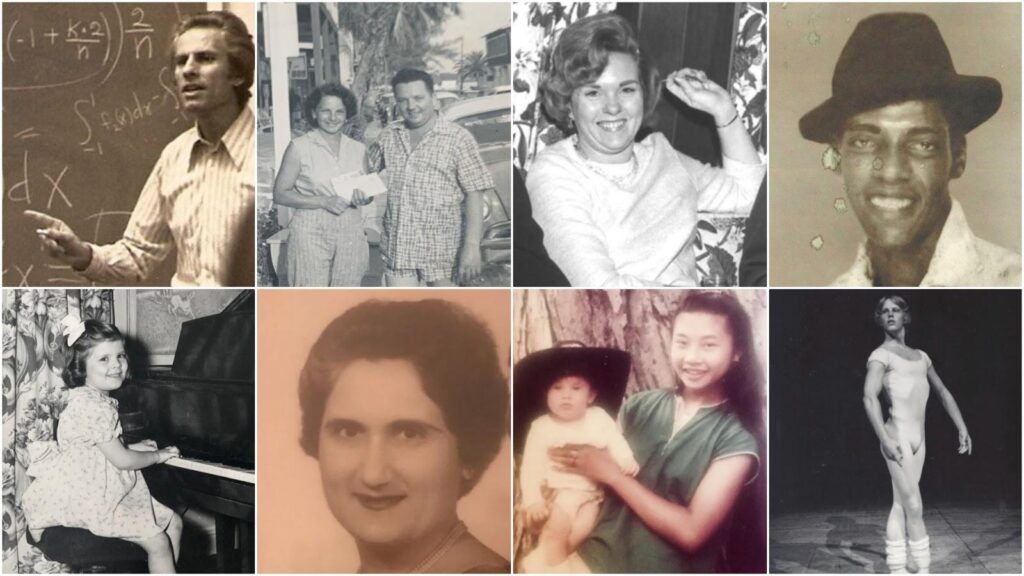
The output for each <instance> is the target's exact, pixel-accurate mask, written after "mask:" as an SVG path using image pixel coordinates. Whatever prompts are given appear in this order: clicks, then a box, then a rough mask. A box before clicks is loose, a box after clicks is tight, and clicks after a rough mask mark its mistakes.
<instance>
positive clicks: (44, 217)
mask: <svg viewBox="0 0 1024 576" xmlns="http://www.w3.org/2000/svg"><path fill="white" fill-rule="evenodd" d="M23 214H24V215H25V216H27V217H28V218H30V219H31V220H33V221H35V223H36V224H37V225H39V226H44V227H46V228H59V227H60V226H61V225H62V224H64V221H63V220H61V219H59V218H54V217H53V216H50V215H49V214H43V213H42V212H36V211H35V210H25V211H24V212H23Z"/></svg>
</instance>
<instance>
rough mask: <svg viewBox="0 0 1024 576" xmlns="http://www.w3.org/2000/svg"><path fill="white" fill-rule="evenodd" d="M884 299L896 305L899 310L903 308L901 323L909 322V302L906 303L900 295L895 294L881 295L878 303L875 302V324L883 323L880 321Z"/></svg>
mask: <svg viewBox="0 0 1024 576" xmlns="http://www.w3.org/2000/svg"><path fill="white" fill-rule="evenodd" d="M886 300H889V301H891V302H892V303H893V304H895V305H896V306H898V307H899V309H900V310H903V317H904V320H903V323H904V324H910V304H907V301H906V300H904V299H903V297H902V296H896V295H895V294H890V295H889V296H882V298H881V299H880V300H879V301H878V304H875V324H878V325H879V326H884V325H885V324H883V323H882V307H883V306H885V301H886Z"/></svg>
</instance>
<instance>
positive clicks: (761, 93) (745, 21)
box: [729, 2, 768, 157]
mask: <svg viewBox="0 0 1024 576" xmlns="http://www.w3.org/2000/svg"><path fill="white" fill-rule="evenodd" d="M767 10H768V4H767V3H766V2H748V3H745V4H743V5H742V7H741V9H740V15H739V19H738V20H739V23H738V26H737V27H736V40H735V42H734V43H733V54H732V70H731V71H730V74H729V76H730V78H729V92H730V93H732V100H733V103H734V104H735V105H736V110H737V111H739V113H740V116H741V117H742V118H743V125H744V126H745V127H746V128H747V132H749V133H750V136H751V138H753V139H754V144H755V145H756V146H757V150H758V152H760V153H761V156H762V157H765V156H766V155H767V150H768V124H767V120H768V119H767V118H766V116H765V105H766V103H767V100H768V16H767Z"/></svg>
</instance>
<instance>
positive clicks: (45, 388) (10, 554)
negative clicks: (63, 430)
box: [3, 290, 114, 574]
mask: <svg viewBox="0 0 1024 576" xmlns="http://www.w3.org/2000/svg"><path fill="white" fill-rule="evenodd" d="M113 310H114V307H113V293H112V292H111V291H110V290H4V291H3V571H4V573H6V574H16V573H17V574H33V573H34V574H53V573H61V572H65V573H66V572H68V571H69V568H68V567H67V566H65V565H63V564H60V563H58V562H52V561H50V560H48V559H46V557H44V556H43V555H42V553H41V552H40V551H39V550H37V549H36V548H34V547H33V546H31V545H30V544H29V543H28V541H27V540H26V537H25V533H26V528H25V518H24V516H23V515H22V511H21V495H22V494H23V493H24V492H25V489H26V488H27V487H28V476H27V475H26V474H25V470H26V469H27V468H28V464H29V462H28V444H29V443H30V442H35V441H43V440H52V439H53V435H54V422H55V421H56V419H57V417H58V416H59V415H60V413H61V411H62V410H63V409H64V406H65V404H66V403H67V389H66V388H65V387H64V381H63V380H62V379H61V373H62V372H63V370H64V365H65V363H66V357H67V351H68V349H67V343H66V342H65V340H64V338H63V335H62V333H61V326H60V321H61V320H62V319H63V318H64V317H65V316H67V315H68V314H69V313H72V314H76V315H78V316H79V317H81V318H83V319H84V318H98V319H101V320H104V321H107V322H113V320H114V313H113Z"/></svg>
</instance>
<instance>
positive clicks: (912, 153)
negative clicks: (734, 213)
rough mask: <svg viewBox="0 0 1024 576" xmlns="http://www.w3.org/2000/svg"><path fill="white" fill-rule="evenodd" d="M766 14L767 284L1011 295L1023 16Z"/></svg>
mask: <svg viewBox="0 0 1024 576" xmlns="http://www.w3.org/2000/svg"><path fill="white" fill-rule="evenodd" d="M770 14H771V20H772V29H771V47H772V63H771V77H772V89H773V92H774V94H775V97H774V98H772V103H771V105H772V113H771V134H772V140H771V150H772V160H771V175H770V178H771V188H772V201H771V221H772V232H773V234H772V240H771V262H772V279H771V283H772V286H826V285H830V284H831V285H834V286H846V287H866V286H897V287H899V286H907V287H915V286H942V287H965V286H978V287H982V286H988V287H1019V286H1020V284H1021V260H1020V246H1021V115H1020V114H1021V26H1020V18H1021V7H1020V5H1019V4H985V3H979V2H971V3H943V4H935V3H892V4H855V3H833V4H818V3H787V2H781V3H776V4H773V5H772V6H771V9H770ZM979 46H984V47H985V49H984V50H979V49H978V48H979Z"/></svg>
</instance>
